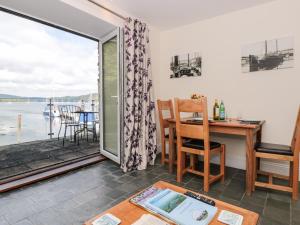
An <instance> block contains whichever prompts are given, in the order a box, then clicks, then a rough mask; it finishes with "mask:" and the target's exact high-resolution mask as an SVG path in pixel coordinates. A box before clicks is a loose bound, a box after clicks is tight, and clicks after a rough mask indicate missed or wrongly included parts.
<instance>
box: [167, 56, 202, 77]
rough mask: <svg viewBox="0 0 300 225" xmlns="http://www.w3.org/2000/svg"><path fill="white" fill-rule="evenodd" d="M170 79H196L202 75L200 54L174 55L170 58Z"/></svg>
mask: <svg viewBox="0 0 300 225" xmlns="http://www.w3.org/2000/svg"><path fill="white" fill-rule="evenodd" d="M170 70H171V75H170V78H181V77H198V76H201V74H202V58H201V56H200V53H198V52H196V53H188V54H182V55H175V56H173V57H172V58H171V63H170Z"/></svg>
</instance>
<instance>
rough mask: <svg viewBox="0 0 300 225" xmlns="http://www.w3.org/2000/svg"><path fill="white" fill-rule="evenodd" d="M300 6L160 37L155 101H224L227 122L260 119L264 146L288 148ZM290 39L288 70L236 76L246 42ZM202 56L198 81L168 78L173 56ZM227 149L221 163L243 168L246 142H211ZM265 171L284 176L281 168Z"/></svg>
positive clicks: (281, 3) (291, 2)
mask: <svg viewBox="0 0 300 225" xmlns="http://www.w3.org/2000/svg"><path fill="white" fill-rule="evenodd" d="M299 12H300V1H299V0H277V1H274V2H271V3H268V4H264V5H260V6H257V7H253V8H249V9H245V10H241V11H237V12H233V13H230V14H226V15H222V16H219V17H215V18H212V19H208V20H205V21H200V22H197V23H193V24H190V25H186V26H182V27H178V28H176V29H172V30H169V31H164V32H161V34H160V54H156V56H157V57H159V58H158V59H157V58H156V59H155V60H156V61H158V62H159V63H160V64H159V68H160V69H159V72H158V73H156V72H155V73H154V87H155V94H156V97H157V98H160V99H169V98H174V97H181V98H189V97H190V95H191V94H192V93H201V94H204V95H206V96H207V97H208V100H209V109H210V114H211V112H212V105H213V100H214V99H215V98H217V99H223V100H224V102H225V107H226V110H227V112H228V114H229V116H230V117H237V116H242V117H243V118H245V119H260V120H262V119H264V120H266V124H265V126H264V128H263V137H262V138H263V141H265V142H273V143H282V144H290V141H291V137H292V132H293V128H294V123H295V119H296V113H297V109H298V106H299V104H300V87H299V84H300V68H299V66H300V62H299V56H298V53H299V49H300V29H299V21H300V13H299ZM285 36H293V37H294V42H295V55H296V56H295V57H296V60H295V66H294V68H292V69H283V70H277V71H276V70H273V71H262V72H253V73H242V72H241V63H240V57H241V46H242V45H244V44H247V43H253V42H257V41H263V40H266V39H274V38H279V37H285ZM196 51H199V52H201V53H202V57H203V58H202V59H203V60H202V65H203V73H202V76H201V77H192V78H181V79H170V78H169V76H170V70H169V63H170V58H171V56H173V55H175V54H181V53H188V52H196ZM215 139H217V140H219V141H221V142H223V143H225V144H227V159H226V163H227V165H229V166H232V167H237V168H245V142H244V139H243V138H240V137H233V136H221V137H215ZM263 166H265V167H268V168H270V167H271V169H272V170H277V171H280V172H283V173H284V172H286V169H287V167H286V166H285V165H282V164H274V163H264V165H263Z"/></svg>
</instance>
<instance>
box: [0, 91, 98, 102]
mask: <svg viewBox="0 0 300 225" xmlns="http://www.w3.org/2000/svg"><path fill="white" fill-rule="evenodd" d="M52 99H53V101H55V102H79V101H81V100H83V101H89V100H98V94H97V93H92V94H87V95H79V96H62V97H53V98H52ZM46 101H49V98H45V97H22V96H16V95H8V94H0V102H46Z"/></svg>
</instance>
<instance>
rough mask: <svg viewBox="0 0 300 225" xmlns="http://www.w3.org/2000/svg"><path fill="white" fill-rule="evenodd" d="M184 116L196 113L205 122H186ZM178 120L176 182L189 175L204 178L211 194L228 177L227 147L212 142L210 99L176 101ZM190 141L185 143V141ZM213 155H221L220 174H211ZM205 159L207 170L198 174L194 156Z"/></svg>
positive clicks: (205, 188) (205, 189)
mask: <svg viewBox="0 0 300 225" xmlns="http://www.w3.org/2000/svg"><path fill="white" fill-rule="evenodd" d="M181 113H193V114H194V113H197V114H200V115H202V118H203V122H201V123H197V124H195V123H193V122H188V121H184V120H183V119H182V118H181ZM175 117H176V134H177V181H178V182H181V181H182V176H183V174H185V173H186V172H189V173H193V174H196V175H200V176H203V177H204V191H205V192H208V191H209V185H210V184H211V183H213V182H215V181H217V180H221V181H222V182H224V177H225V145H224V144H220V143H218V142H212V141H210V136H209V122H208V113H207V99H206V97H201V98H200V99H197V100H193V99H178V98H176V99H175ZM183 138H187V140H186V141H184V142H183V141H182V140H183ZM187 154H189V155H190V165H189V166H188V167H186V165H185V164H186V155H187ZM213 154H219V155H220V173H219V174H217V175H212V174H211V173H210V159H211V156H212V155H213ZM198 156H203V157H204V170H203V171H199V170H197V168H196V165H195V157H197V158H198Z"/></svg>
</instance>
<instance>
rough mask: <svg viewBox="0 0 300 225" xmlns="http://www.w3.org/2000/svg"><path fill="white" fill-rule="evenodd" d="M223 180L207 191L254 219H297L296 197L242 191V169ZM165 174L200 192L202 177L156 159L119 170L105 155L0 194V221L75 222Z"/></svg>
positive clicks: (289, 224) (16, 224) (264, 223)
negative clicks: (171, 169)
mask: <svg viewBox="0 0 300 225" xmlns="http://www.w3.org/2000/svg"><path fill="white" fill-rule="evenodd" d="M226 172H227V176H226V181H225V183H224V184H220V183H215V184H214V185H212V187H211V190H210V192H209V193H208V194H209V195H210V196H212V197H214V198H218V199H221V200H223V201H226V202H229V203H232V204H235V205H238V206H241V207H244V208H248V209H250V210H253V211H256V212H258V213H260V215H261V217H260V220H259V224H260V225H280V224H282V225H285V224H286V225H299V224H300V201H297V202H292V201H291V198H290V195H289V194H285V193H282V192H276V191H266V190H263V189H259V190H257V191H255V192H254V194H253V195H252V196H251V197H248V196H246V195H245V193H244V190H245V185H244V184H245V171H243V170H238V169H234V168H226ZM159 180H165V181H168V182H171V183H174V184H177V185H181V186H184V187H186V188H188V189H192V190H195V191H199V192H201V190H202V178H200V177H197V176H193V175H186V176H185V177H184V179H183V183H181V184H178V183H176V181H175V174H169V173H168V171H167V167H165V166H161V165H159V164H157V165H155V166H151V167H150V168H148V169H147V170H146V171H138V172H131V173H128V174H124V173H123V172H122V171H121V170H120V169H119V167H118V166H117V165H116V164H115V163H113V162H111V161H109V160H107V161H104V162H102V163H99V164H96V165H93V166H90V167H86V168H84V169H81V170H78V171H75V172H72V173H68V174H66V175H63V176H59V177H56V178H52V179H50V180H47V181H43V182H40V183H37V184H34V185H31V186H28V187H25V188H22V189H19V190H16V191H12V192H10V193H5V194H1V195H0V225H80V224H82V223H83V222H84V221H86V220H88V219H90V218H92V217H94V216H95V215H97V214H99V213H100V212H102V211H103V210H105V209H107V208H110V207H111V206H113V205H115V204H117V203H118V202H120V201H122V200H124V199H125V198H127V197H128V196H130V195H132V194H133V193H135V192H137V191H138V190H141V189H143V188H145V187H147V186H149V185H151V184H153V183H155V182H156V181H159Z"/></svg>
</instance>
